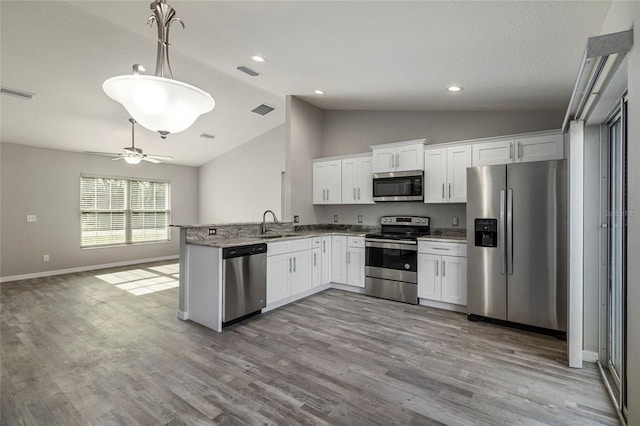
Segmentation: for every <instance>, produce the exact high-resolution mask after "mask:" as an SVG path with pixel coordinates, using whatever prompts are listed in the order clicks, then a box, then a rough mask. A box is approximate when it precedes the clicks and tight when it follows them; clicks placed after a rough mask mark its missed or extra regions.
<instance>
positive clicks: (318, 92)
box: [313, 90, 324, 95]
mask: <svg viewBox="0 0 640 426" xmlns="http://www.w3.org/2000/svg"><path fill="white" fill-rule="evenodd" d="M313 93H315V94H316V95H324V90H314V91H313Z"/></svg>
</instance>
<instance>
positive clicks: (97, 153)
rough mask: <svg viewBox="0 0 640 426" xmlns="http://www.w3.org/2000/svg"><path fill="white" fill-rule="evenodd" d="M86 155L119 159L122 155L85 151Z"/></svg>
mask: <svg viewBox="0 0 640 426" xmlns="http://www.w3.org/2000/svg"><path fill="white" fill-rule="evenodd" d="M84 153H85V154H91V155H106V156H108V157H119V156H120V155H121V154H118V153H117V152H95V151H85V152H84Z"/></svg>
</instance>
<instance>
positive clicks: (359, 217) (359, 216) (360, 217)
mask: <svg viewBox="0 0 640 426" xmlns="http://www.w3.org/2000/svg"><path fill="white" fill-rule="evenodd" d="M358 223H362V215H361V214H359V215H358Z"/></svg>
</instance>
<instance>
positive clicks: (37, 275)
mask: <svg viewBox="0 0 640 426" xmlns="http://www.w3.org/2000/svg"><path fill="white" fill-rule="evenodd" d="M172 259H178V255H171V256H161V257H152V258H149V259H136V260H125V261H122V262H115V263H105V264H102V265H89V266H79V267H77V268H68V269H56V270H54V271H43V272H35V273H33V274H22V275H10V276H7V277H0V283H8V282H10V281H20V280H29V279H31V278H42V277H50V276H53V275H63V274H72V273H74V272H85V271H93V270H96V269H106V268H116V267H118V266H129V265H137V264H139V263H148V262H159V261H162V260H172Z"/></svg>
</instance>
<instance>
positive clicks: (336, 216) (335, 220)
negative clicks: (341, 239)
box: [333, 214, 338, 222]
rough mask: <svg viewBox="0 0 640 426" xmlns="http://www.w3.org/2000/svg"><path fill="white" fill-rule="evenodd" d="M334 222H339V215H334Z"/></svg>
mask: <svg viewBox="0 0 640 426" xmlns="http://www.w3.org/2000/svg"><path fill="white" fill-rule="evenodd" d="M333 221H334V222H337V221H338V215H337V214H334V215H333Z"/></svg>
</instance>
